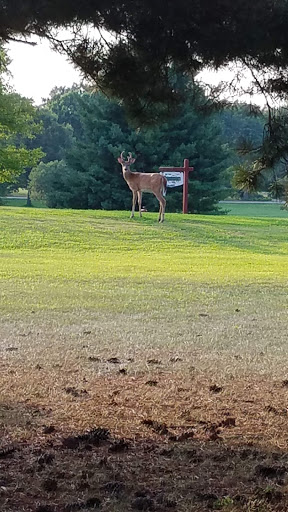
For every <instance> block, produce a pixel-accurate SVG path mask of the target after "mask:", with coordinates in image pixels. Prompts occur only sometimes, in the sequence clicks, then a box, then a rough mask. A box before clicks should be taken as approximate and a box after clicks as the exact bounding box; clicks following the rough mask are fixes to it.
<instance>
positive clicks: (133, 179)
mask: <svg viewBox="0 0 288 512" xmlns="http://www.w3.org/2000/svg"><path fill="white" fill-rule="evenodd" d="M129 155H130V156H129V157H128V160H127V161H125V160H124V159H123V152H122V153H121V156H120V157H119V158H118V162H119V163H120V164H121V165H122V172H123V178H124V180H125V181H126V183H127V185H128V187H129V188H130V190H131V191H132V194H133V198H132V211H131V218H132V217H134V212H135V206H136V201H137V199H138V205H139V214H140V217H142V212H141V204H142V192H151V193H152V194H154V196H155V197H157V199H158V201H159V204H160V209H159V222H163V221H164V214H165V206H166V199H165V197H164V196H165V194H166V188H167V180H166V178H165V176H163V175H162V174H158V173H156V172H152V173H145V172H132V171H130V165H131V164H133V163H134V162H135V158H132V154H131V153H129Z"/></svg>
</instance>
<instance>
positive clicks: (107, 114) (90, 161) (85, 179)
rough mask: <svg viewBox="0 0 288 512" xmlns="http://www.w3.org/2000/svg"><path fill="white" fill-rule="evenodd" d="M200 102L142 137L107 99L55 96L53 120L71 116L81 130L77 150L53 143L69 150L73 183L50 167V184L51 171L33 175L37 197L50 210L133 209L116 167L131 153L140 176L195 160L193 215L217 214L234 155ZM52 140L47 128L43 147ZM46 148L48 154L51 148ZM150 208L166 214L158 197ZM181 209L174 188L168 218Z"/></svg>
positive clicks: (69, 173) (148, 200)
mask: <svg viewBox="0 0 288 512" xmlns="http://www.w3.org/2000/svg"><path fill="white" fill-rule="evenodd" d="M197 94H198V97H199V103H200V102H201V101H203V93H202V92H201V91H200V90H199V89H195V90H194V96H196V95H197ZM196 103H197V102H196V100H195V99H194V104H195V108H194V109H193V108H192V107H191V103H190V102H189V103H185V104H183V105H182V108H181V111H179V115H178V116H177V117H176V118H175V119H174V120H173V121H170V122H167V123H164V124H162V125H159V126H158V127H151V128H150V129H146V130H137V129H136V130H135V129H134V128H132V127H131V126H130V125H129V124H128V122H127V120H126V118H125V112H124V109H123V107H122V106H120V105H119V104H118V103H116V102H111V101H109V100H108V99H107V98H105V97H104V96H103V95H102V94H99V93H98V94H89V93H87V92H83V91H75V90H72V91H71V92H70V93H67V92H66V91H65V92H64V94H63V95H61V94H57V95H54V96H53V97H52V99H51V101H49V102H48V103H47V107H49V108H52V109H53V116H54V115H55V113H56V112H57V113H58V116H59V117H58V120H57V123H59V119H61V120H62V121H63V122H66V121H67V119H69V113H72V120H73V125H74V127H75V130H74V132H73V136H74V138H75V139H76V140H75V143H74V145H73V146H72V145H71V144H70V142H69V140H68V142H66V143H65V144H63V146H61V141H60V142H59V139H60V137H57V138H56V139H55V140H54V142H53V141H52V145H53V144H55V145H56V144H58V143H59V145H60V146H61V147H63V149H64V146H65V151H64V153H65V158H64V159H65V162H66V164H65V165H66V167H65V169H66V171H65V172H66V173H67V176H68V178H67V179H66V178H64V177H63V173H64V171H63V168H62V167H61V170H59V165H60V164H59V162H56V163H55V162H54V163H52V164H51V165H49V166H46V167H45V180H44V181H45V183H44V181H43V179H44V178H43V176H44V175H43V173H44V167H43V165H42V164H40V166H39V169H38V170H37V169H34V170H33V173H32V175H31V184H32V192H33V193H34V194H35V192H37V193H38V194H39V190H40V189H41V194H42V197H46V200H47V204H48V205H49V206H54V207H68V208H85V209H86V208H94V209H129V208H130V206H131V192H130V190H129V188H128V186H127V184H126V182H125V181H124V179H123V176H122V172H121V167H120V165H119V163H118V162H117V157H118V156H119V154H120V152H121V151H123V150H125V151H132V152H133V154H135V156H136V157H137V160H136V164H135V166H134V170H137V171H140V172H145V171H146V172H147V171H152V170H157V169H158V168H159V166H160V165H165V166H167V165H168V166H175V165H176V166H180V165H183V160H184V158H189V160H190V165H194V167H195V172H193V175H192V177H191V184H190V197H189V201H190V204H191V208H190V211H191V212H215V211H217V207H216V204H217V202H218V200H219V198H221V197H222V185H221V173H222V172H223V170H224V169H225V166H226V161H227V158H228V156H229V150H228V148H227V145H223V144H222V139H221V130H220V128H219V123H218V122H217V120H216V118H215V117H214V116H206V115H204V114H201V113H200V112H198V111H197V108H196V107H197V105H196ZM53 116H52V117H53ZM65 126H66V125H65ZM45 133H46V132H45V129H44V132H43V139H44V140H45ZM48 140H49V132H48ZM42 147H43V146H42ZM58 147H59V146H58ZM43 149H44V150H45V151H46V152H47V144H46V146H44V148H43ZM49 154H52V153H51V152H50V153H49ZM62 158H63V157H62ZM57 160H59V159H57ZM61 165H62V164H61ZM63 165H64V163H63ZM56 174H57V176H58V178H57V179H56ZM37 180H39V183H40V181H41V185H39V184H37ZM143 204H144V205H145V206H146V208H147V209H148V210H155V209H158V207H159V206H158V202H157V200H156V199H155V198H154V196H153V195H145V196H144V203H143ZM181 208H182V199H181V189H180V191H179V189H178V191H177V190H171V189H170V190H169V192H168V195H167V211H177V210H178V211H181Z"/></svg>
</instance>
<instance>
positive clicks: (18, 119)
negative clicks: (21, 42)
mask: <svg viewBox="0 0 288 512" xmlns="http://www.w3.org/2000/svg"><path fill="white" fill-rule="evenodd" d="M1 66H2V72H3V71H5V66H6V63H5V52H4V51H3V49H1V48H0V73H1ZM38 130H39V125H38V124H37V123H36V122H35V109H34V107H33V106H32V104H31V102H30V101H29V100H27V99H26V98H22V97H21V96H19V94H16V93H13V92H9V90H7V87H5V85H4V83H3V80H2V81H1V78H0V183H4V182H13V181H14V180H15V178H17V177H18V176H19V175H20V174H21V173H22V172H23V171H24V169H25V168H26V167H31V166H33V165H36V164H37V162H38V161H39V160H40V158H41V157H42V156H43V153H42V151H41V150H40V149H39V148H34V149H32V150H29V149H27V148H26V147H25V146H24V145H23V144H21V143H18V142H17V136H18V135H19V134H21V135H22V136H25V137H28V138H32V137H33V135H34V133H35V132H36V131H38Z"/></svg>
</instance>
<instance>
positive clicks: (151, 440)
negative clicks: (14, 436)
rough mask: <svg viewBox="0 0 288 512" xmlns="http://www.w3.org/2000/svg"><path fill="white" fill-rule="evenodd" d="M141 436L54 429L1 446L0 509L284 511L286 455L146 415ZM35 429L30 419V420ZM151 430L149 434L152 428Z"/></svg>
mask: <svg viewBox="0 0 288 512" xmlns="http://www.w3.org/2000/svg"><path fill="white" fill-rule="evenodd" d="M146 426H147V437H146V438H144V439H141V440H139V441H137V440H135V439H115V438H113V436H112V435H111V434H110V432H109V430H108V429H105V428H94V429H92V430H90V431H86V432H80V433H77V434H76V435H70V436H68V437H63V435H60V434H59V435H57V429H55V427H53V425H49V426H45V427H44V428H43V431H42V436H40V437H39V438H38V441H37V442H35V441H34V442H29V441H25V440H22V441H20V442H19V443H18V444H15V445H9V443H8V442H7V441H5V442H4V444H2V447H1V449H0V485H1V486H0V507H1V511H2V512H12V511H13V512H16V511H17V512H19V511H20V510H21V511H22V512H30V511H31V512H32V511H35V512H68V511H74V510H84V511H85V510H87V511H88V510H91V509H96V508H101V510H102V511H105V512H116V511H123V512H124V511H129V510H131V511H132V510H152V511H158V512H165V511H167V512H168V511H169V510H171V511H173V510H175V511H179V512H184V511H188V510H189V511H191V512H192V511H195V512H196V511H198V512H200V511H203V512H204V511H209V510H223V511H235V512H236V511H243V512H244V511H246V512H248V511H249V512H260V511H261V512H268V511H271V512H272V511H276V510H277V511H278V512H279V511H283V512H284V511H286V510H287V509H288V497H287V494H286V481H287V480H286V477H287V472H288V454H287V453H284V452H282V451H280V450H275V449H274V450H269V449H267V450H263V449H260V448H259V447H256V446H253V445H252V443H251V444H249V445H241V443H240V444H238V445H234V446H232V445H229V443H227V442H226V443H224V442H223V440H222V439H221V436H219V435H218V432H217V429H216V428H215V427H214V439H213V428H211V425H210V427H209V428H210V439H207V441H203V440H199V439H196V437H194V433H193V430H191V431H190V433H189V435H188V433H187V432H186V434H187V435H183V434H182V436H178V437H175V436H174V438H173V436H171V435H170V432H169V430H168V429H167V428H166V426H165V425H160V424H158V423H157V422H155V421H154V422H152V421H151V422H150V423H149V422H146ZM31 428H33V425H32V427H31ZM150 433H151V435H150Z"/></svg>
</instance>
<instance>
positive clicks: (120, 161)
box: [117, 156, 123, 164]
mask: <svg viewBox="0 0 288 512" xmlns="http://www.w3.org/2000/svg"><path fill="white" fill-rule="evenodd" d="M117 160H118V162H119V164H123V160H122V158H121V157H120V156H119V157H118V159H117Z"/></svg>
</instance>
